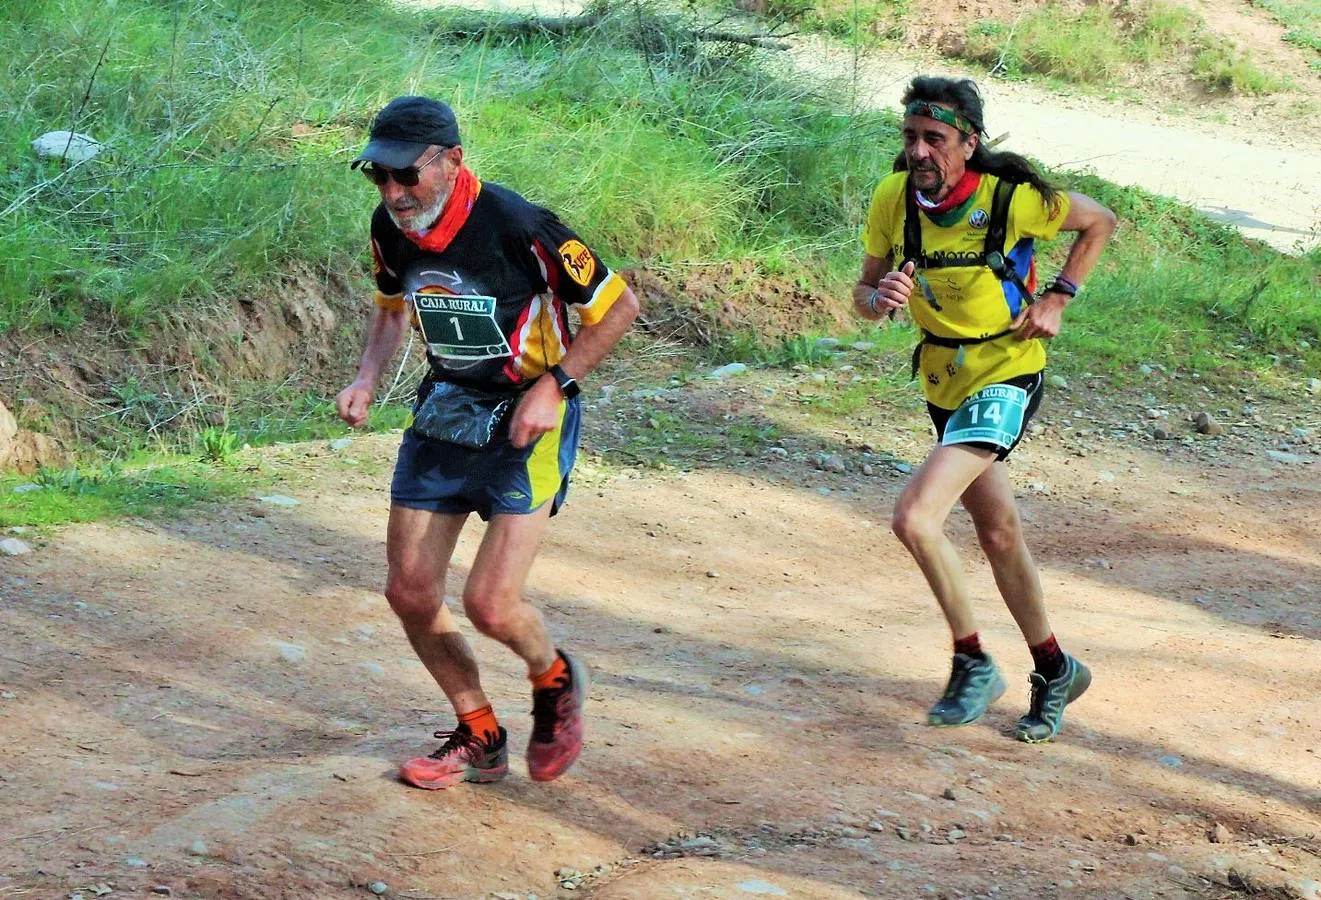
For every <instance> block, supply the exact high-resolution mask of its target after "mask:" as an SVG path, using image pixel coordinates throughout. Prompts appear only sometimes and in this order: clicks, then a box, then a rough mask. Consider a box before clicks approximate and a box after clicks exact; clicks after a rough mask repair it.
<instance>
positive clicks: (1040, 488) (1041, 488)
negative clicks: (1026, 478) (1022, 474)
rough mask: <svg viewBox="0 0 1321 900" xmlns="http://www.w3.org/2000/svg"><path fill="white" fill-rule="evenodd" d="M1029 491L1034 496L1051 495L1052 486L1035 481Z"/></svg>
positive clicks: (1030, 484)
mask: <svg viewBox="0 0 1321 900" xmlns="http://www.w3.org/2000/svg"><path fill="white" fill-rule="evenodd" d="M1027 489H1028V490H1029V491H1030V492H1032V493H1033V494H1049V493H1050V485H1048V484H1046V483H1045V482H1044V481H1033V482H1031V483H1029V484H1028V486H1027Z"/></svg>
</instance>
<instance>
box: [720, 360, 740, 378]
mask: <svg viewBox="0 0 1321 900" xmlns="http://www.w3.org/2000/svg"><path fill="white" fill-rule="evenodd" d="M747 371H748V367H747V366H745V365H744V364H743V363H738V362H735V363H729V364H727V365H723V366H721V367H720V368H718V369H712V370H711V377H712V378H729V377H731V376H734V375H743V374H745V373H746V372H747Z"/></svg>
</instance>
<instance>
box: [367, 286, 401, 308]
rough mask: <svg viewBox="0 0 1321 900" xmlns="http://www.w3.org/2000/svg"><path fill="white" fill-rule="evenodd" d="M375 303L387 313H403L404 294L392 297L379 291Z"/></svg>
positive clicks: (374, 299)
mask: <svg viewBox="0 0 1321 900" xmlns="http://www.w3.org/2000/svg"><path fill="white" fill-rule="evenodd" d="M373 302H374V303H375V304H376V305H377V306H379V307H380V308H381V309H383V310H385V311H386V312H403V309H404V295H403V294H395V295H394V296H392V297H391V296H388V295H386V294H383V293H381V292H380V291H377V292H376V296H375V297H374V298H373Z"/></svg>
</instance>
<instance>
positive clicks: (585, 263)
mask: <svg viewBox="0 0 1321 900" xmlns="http://www.w3.org/2000/svg"><path fill="white" fill-rule="evenodd" d="M560 261H561V262H563V263H564V269H565V271H567V272H568V273H569V277H570V278H572V279H573V280H574V281H576V282H577V283H578V284H580V285H581V286H583V287H587V285H589V284H591V281H592V276H593V275H595V274H596V258H595V257H593V256H592V251H591V250H588V249H587V245H586V244H584V243H583V242H582V241H565V242H564V243H563V244H560Z"/></svg>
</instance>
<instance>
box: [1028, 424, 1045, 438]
mask: <svg viewBox="0 0 1321 900" xmlns="http://www.w3.org/2000/svg"><path fill="white" fill-rule="evenodd" d="M1027 433H1028V434H1030V435H1032V436H1033V437H1040V436H1041V435H1043V434H1045V433H1046V426H1045V425H1042V424H1041V423H1040V422H1033V423H1032V424H1031V425H1029V426H1028V429H1027Z"/></svg>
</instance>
